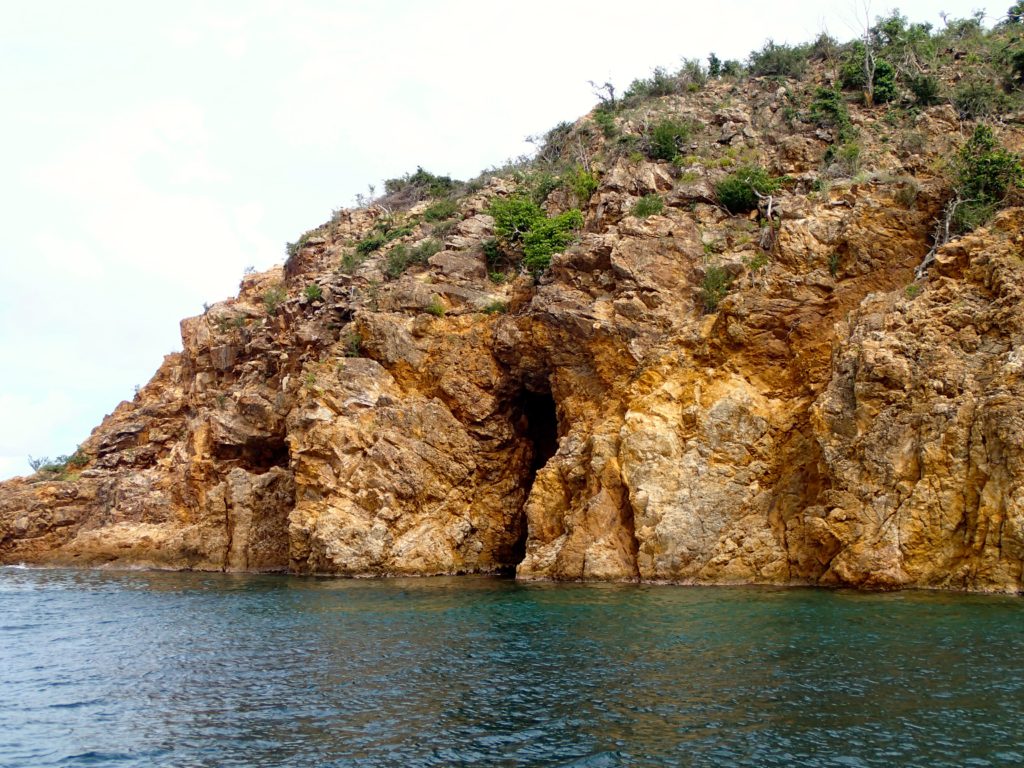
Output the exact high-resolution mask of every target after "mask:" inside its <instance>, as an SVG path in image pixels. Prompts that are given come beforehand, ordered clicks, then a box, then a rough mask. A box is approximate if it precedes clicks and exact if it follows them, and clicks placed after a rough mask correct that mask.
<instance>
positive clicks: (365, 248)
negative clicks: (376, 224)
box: [356, 232, 388, 256]
mask: <svg viewBox="0 0 1024 768" xmlns="http://www.w3.org/2000/svg"><path fill="white" fill-rule="evenodd" d="M387 241H388V238H387V236H386V235H385V234H384V233H383V232H371V233H370V234H369V235H367V236H366V237H364V238H363V239H362V240H360V241H359V242H358V243H356V253H358V254H360V255H361V256H368V255H370V254H371V253H373V252H374V251H377V250H380V249H381V247H383V246H384V245H385V244H386V243H387Z"/></svg>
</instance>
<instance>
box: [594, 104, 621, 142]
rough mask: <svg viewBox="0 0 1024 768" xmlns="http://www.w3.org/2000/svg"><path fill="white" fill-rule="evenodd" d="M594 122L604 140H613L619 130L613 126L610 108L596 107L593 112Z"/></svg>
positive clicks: (612, 115) (613, 118)
mask: <svg viewBox="0 0 1024 768" xmlns="http://www.w3.org/2000/svg"><path fill="white" fill-rule="evenodd" d="M594 122H595V123H597V126H598V127H599V128H600V129H601V133H602V134H603V135H604V137H605V138H606V139H611V138H614V137H615V135H616V134H618V132H619V129H618V127H617V126H616V125H615V114H614V113H613V111H612V109H611V108H605V107H603V106H602V107H598V108H597V109H595V110H594Z"/></svg>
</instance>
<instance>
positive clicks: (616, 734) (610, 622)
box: [0, 568, 1024, 768]
mask: <svg viewBox="0 0 1024 768" xmlns="http://www.w3.org/2000/svg"><path fill="white" fill-rule="evenodd" d="M0 617H2V619H0V686H2V688H0V690H2V691H3V693H4V695H3V696H2V697H0V766H2V768H15V766H17V767H18V768H21V767H22V766H29V765H31V766H128V767H134V766H168V767H169V766H175V768H178V767H180V766H189V767H195V768H205V767H206V766H210V767H211V768H212V767H213V766H247V767H251V766H339V767H341V766H345V767H348V766H360V767H361V768H362V767H365V768H372V767H375V766H395V765H403V766H423V767H426V766H470V765H489V766H566V767H569V766H571V767H573V768H575V767H581V768H582V767H588V768H589V767H596V768H610V767H611V766H718V765H737V766H768V767H771V766H791V765H804V766H821V767H822V768H827V767H831V766H836V767H839V766H844V767H846V768H849V767H850V766H854V767H855V768H872V767H873V766H891V765H906V766H962V765H972V766H1009V765H1013V766H1017V765H1020V764H1022V763H1024V747H1022V745H1024V632H1022V629H1024V602H1022V601H1021V600H1019V599H1017V598H1004V597H985V596H965V595H946V594H928V593H901V594H898V595H865V594H860V593H851V592H843V591H838V592H825V591H816V590H774V589H736V588H730V589H700V588H678V587H650V586H622V585H591V586H583V585H551V584H516V583H514V582H511V581H506V580H499V579H483V578H479V579H477V578H464V579H408V580H396V581H362V580H361V581H344V580H333V579H313V578H308V579H299V578H291V577H283V576H280V577H265V576H233V575H210V574H180V573H160V572H156V573H147V572H129V573H110V572H96V571H92V572H90V571H61V570H38V569H20V568H19V569H12V568H0Z"/></svg>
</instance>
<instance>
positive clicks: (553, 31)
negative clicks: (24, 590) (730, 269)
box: [0, 0, 1011, 478]
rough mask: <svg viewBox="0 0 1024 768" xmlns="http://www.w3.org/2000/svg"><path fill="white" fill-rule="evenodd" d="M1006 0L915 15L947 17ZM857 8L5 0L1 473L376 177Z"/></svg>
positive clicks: (1, 46) (21, 466)
mask: <svg viewBox="0 0 1024 768" xmlns="http://www.w3.org/2000/svg"><path fill="white" fill-rule="evenodd" d="M1010 4H1011V0H1001V2H985V3H979V2H972V1H970V0H967V1H961V0H941V2H938V3H936V2H923V1H920V0H914V1H912V2H911V1H908V2H903V3H901V4H900V5H899V7H900V9H901V10H902V11H903V12H904V13H905V14H906V15H907V16H909V17H910V19H911V20H914V21H929V22H932V23H933V24H934V25H936V26H939V25H940V24H941V20H940V18H939V12H940V11H942V10H945V11H948V12H949V13H950V15H951V16H952V17H954V18H958V17H963V16H967V15H969V14H970V13H971V12H972V11H973V10H974V9H976V8H978V9H983V10H985V11H986V12H987V13H988V14H990V16H991V17H992V18H993V19H994V18H996V17H998V16H999V15H1001V14H1003V13H1005V11H1006V9H1007V7H1009V5H1010ZM890 7H891V6H890V5H889V4H885V3H879V2H877V0H876V2H874V3H872V5H871V11H872V15H873V16H874V15H878V14H880V13H883V12H886V11H888V10H889V8H890ZM857 8H861V9H862V8H863V3H862V2H861V3H855V2H853V1H852V0H846V1H844V2H840V3H834V4H825V3H821V2H811V1H810V0H794V1H792V2H765V1H764V0H756V1H755V0H750V1H748V0H742V1H741V0H722V1H721V2H718V3H693V2H679V1H678V0H676V1H675V2H661V1H660V0H647V1H646V2H640V3H628V2H621V1H620V2H614V3H613V2H602V1H598V0H591V1H590V2H576V1H569V2H553V1H552V0H543V1H539V0H519V2H516V3H489V2H484V1H483V0H476V1H475V2H470V1H469V0H438V1H436V2H426V1H424V0H421V1H420V2H412V1H410V0H392V1H390V2H389V1H387V0H378V1H377V2H326V1H317V0H303V1H299V0H288V1H287V2H285V1H283V0H250V1H248V2H227V1H222V2H216V1H215V0H206V1H196V0H175V2H145V1H140V0H125V1H116V0H92V1H91V2H79V1H78V0H65V2H55V1H54V0H0V103H2V104H3V105H4V108H3V115H2V118H0V169H2V173H3V180H4V183H3V184H2V185H0V223H2V226H0V287H2V294H0V478H4V477H9V476H12V475H17V474H26V473H28V471H29V468H28V464H27V460H26V459H27V456H28V455H29V454H31V455H33V456H40V455H48V456H55V455H57V454H61V453H71V452H72V451H73V450H74V449H75V446H76V445H77V444H78V443H79V442H81V441H82V440H84V439H85V438H86V437H87V436H88V434H89V432H90V430H91V429H92V428H93V427H94V426H95V425H97V424H98V423H99V422H100V420H101V419H102V418H103V415H104V414H106V413H109V412H110V411H112V410H113V408H114V407H115V406H116V405H117V403H118V402H120V401H121V400H122V399H130V398H131V397H132V393H133V387H134V386H135V385H136V384H143V383H145V382H146V381H147V380H148V379H149V377H150V376H151V375H152V374H153V372H154V371H155V370H156V368H157V366H158V365H159V364H160V362H161V360H162V358H163V355H164V354H166V353H168V352H170V351H172V350H178V349H180V338H179V335H178V321H179V319H181V318H182V317H185V316H188V315H195V314H198V313H200V312H201V311H202V305H203V302H204V301H208V302H210V303H212V302H214V301H217V300H220V299H223V298H225V297H227V296H230V295H233V294H234V293H235V292H236V289H237V286H238V281H239V279H240V277H241V275H242V272H243V270H244V268H245V267H246V266H248V265H253V266H255V267H257V268H258V269H264V268H267V267H269V266H271V265H272V264H274V263H278V262H280V261H281V260H282V255H283V252H284V244H285V242H286V241H288V240H295V239H296V238H297V237H298V236H299V235H300V234H301V233H302V232H303V231H305V230H307V229H309V228H311V227H314V226H316V225H318V224H320V223H322V222H323V221H325V220H326V219H328V218H329V217H330V214H331V211H332V210H333V209H335V208H339V207H342V206H344V205H350V204H351V203H352V201H353V198H354V196H355V195H356V193H359V192H365V191H366V187H367V184H368V183H374V184H376V185H377V187H378V189H379V188H380V187H381V180H382V179H384V178H388V177H393V176H398V175H401V174H402V173H405V172H408V171H412V170H415V168H416V166H417V165H422V166H423V167H424V168H426V169H428V170H431V171H433V172H435V173H448V174H451V175H453V176H456V177H459V178H469V177H472V176H475V175H476V174H477V173H478V172H479V171H480V170H482V169H484V168H486V167H489V166H491V165H495V164H498V163H501V162H502V161H503V160H505V159H506V158H508V157H511V156H515V155H518V154H521V153H523V152H526V151H527V150H528V149H529V146H528V145H527V144H525V143H524V141H523V139H524V138H525V137H526V136H527V135H530V134H539V133H543V132H544V131H546V130H547V129H548V128H551V127H552V126H554V125H555V124H557V123H558V122H559V121H561V120H574V119H576V118H577V117H578V116H580V115H582V114H584V113H585V112H587V111H588V110H589V109H590V108H591V107H592V105H593V103H594V102H595V100H596V99H595V97H594V95H593V92H592V89H591V87H590V86H589V85H588V84H587V81H588V80H595V81H598V82H601V81H604V80H606V79H609V78H610V79H611V80H612V81H613V82H615V83H616V84H617V85H618V86H619V87H620V90H621V89H622V88H624V87H625V86H626V85H628V84H629V82H630V81H631V80H632V79H633V78H635V77H639V76H646V75H647V74H649V73H650V71H651V69H652V68H653V67H654V66H656V65H663V66H666V67H670V68H673V67H676V66H677V65H678V63H679V60H680V58H682V57H692V58H700V59H702V60H703V59H705V57H706V56H707V54H708V53H709V52H710V51H712V50H714V51H715V52H716V53H717V54H718V55H719V56H720V57H721V58H723V59H725V58H737V59H743V58H745V57H746V55H747V54H748V53H749V52H750V50H751V49H754V48H760V47H761V45H762V44H763V42H764V41H765V39H766V38H768V37H772V38H774V39H775V40H776V42H789V43H798V42H804V41H807V40H810V39H812V38H813V37H814V36H816V35H817V33H818V32H819V31H821V30H822V29H827V30H828V31H830V32H831V33H832V34H833V35H834V36H835V37H837V38H839V39H841V40H846V39H849V38H851V37H854V36H855V35H856V34H857V33H858V26H857V23H856V18H857V10H856V9H857ZM861 16H863V12H862V11H861Z"/></svg>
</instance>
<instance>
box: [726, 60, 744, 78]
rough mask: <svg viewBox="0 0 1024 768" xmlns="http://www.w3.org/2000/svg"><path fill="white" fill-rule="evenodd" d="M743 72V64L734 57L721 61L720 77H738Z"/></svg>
mask: <svg viewBox="0 0 1024 768" xmlns="http://www.w3.org/2000/svg"><path fill="white" fill-rule="evenodd" d="M742 74H743V65H742V64H741V63H740V62H738V61H737V60H736V59H726V60H725V61H723V62H722V77H739V76H741V75H742Z"/></svg>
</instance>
